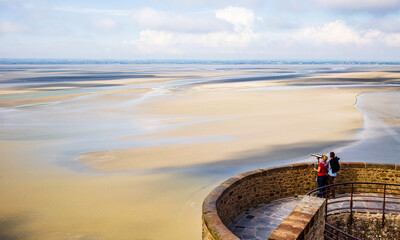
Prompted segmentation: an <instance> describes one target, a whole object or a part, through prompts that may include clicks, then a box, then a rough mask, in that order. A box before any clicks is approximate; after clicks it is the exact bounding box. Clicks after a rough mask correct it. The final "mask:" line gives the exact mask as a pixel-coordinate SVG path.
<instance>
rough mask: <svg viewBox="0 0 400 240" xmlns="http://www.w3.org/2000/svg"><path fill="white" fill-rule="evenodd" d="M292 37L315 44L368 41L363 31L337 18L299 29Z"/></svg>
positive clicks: (365, 42)
mask: <svg viewBox="0 0 400 240" xmlns="http://www.w3.org/2000/svg"><path fill="white" fill-rule="evenodd" d="M294 39H296V40H297V41H300V42H308V43H317V44H361V45H365V44H368V43H370V39H369V38H366V35H365V33H364V34H363V33H362V32H359V31H357V30H356V29H354V28H352V27H349V26H347V25H346V23H345V22H344V21H341V20H337V21H335V22H330V23H327V24H324V25H322V26H317V27H311V28H305V29H302V30H300V31H299V32H298V33H297V34H296V35H294Z"/></svg>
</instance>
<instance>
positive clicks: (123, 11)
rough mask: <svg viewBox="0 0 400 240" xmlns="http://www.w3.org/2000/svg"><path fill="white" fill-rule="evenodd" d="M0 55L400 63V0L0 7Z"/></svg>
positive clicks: (80, 1) (194, 0)
mask: <svg viewBox="0 0 400 240" xmlns="http://www.w3.org/2000/svg"><path fill="white" fill-rule="evenodd" d="M0 58H79V59H82V58H86V59H130V60H136V59H138V60H142V59H210V60H230V59H232V60H239V59H240V60H251V59H254V60H358V61H400V0H149V1H145V0H142V1H139V0H133V1H132V0H130V1H128V0H96V1H95V0H86V1H84V0H69V1H60V0H52V1H50V0H0Z"/></svg>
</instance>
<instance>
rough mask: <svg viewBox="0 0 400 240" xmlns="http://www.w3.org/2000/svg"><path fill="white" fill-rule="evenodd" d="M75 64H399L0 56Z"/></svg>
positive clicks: (8, 61) (37, 62)
mask: <svg viewBox="0 0 400 240" xmlns="http://www.w3.org/2000/svg"><path fill="white" fill-rule="evenodd" d="M18 64H21V65H52V64H62V65H76V64H78V65H79V64H84V65H85V64H188V65H190V64H200V65H203V64H204V65H400V61H352V60H345V61H341V60H196V59H176V60H171V59H148V60H129V59H64V58H60V59H58V58H0V65H18Z"/></svg>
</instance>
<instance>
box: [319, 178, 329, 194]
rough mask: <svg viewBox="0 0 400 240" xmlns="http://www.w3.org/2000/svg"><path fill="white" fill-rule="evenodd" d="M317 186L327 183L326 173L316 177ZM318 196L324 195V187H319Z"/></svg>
mask: <svg viewBox="0 0 400 240" xmlns="http://www.w3.org/2000/svg"><path fill="white" fill-rule="evenodd" d="M317 183H318V188H320V187H323V186H326V185H327V183H328V177H327V176H326V175H323V176H318V177H317ZM318 197H325V188H321V189H320V190H319V193H318Z"/></svg>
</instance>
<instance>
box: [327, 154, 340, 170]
mask: <svg viewBox="0 0 400 240" xmlns="http://www.w3.org/2000/svg"><path fill="white" fill-rule="evenodd" d="M339 160H340V158H338V157H335V158H333V159H331V160H330V161H329V164H330V165H331V169H332V173H337V172H339V170H340V164H339Z"/></svg>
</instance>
